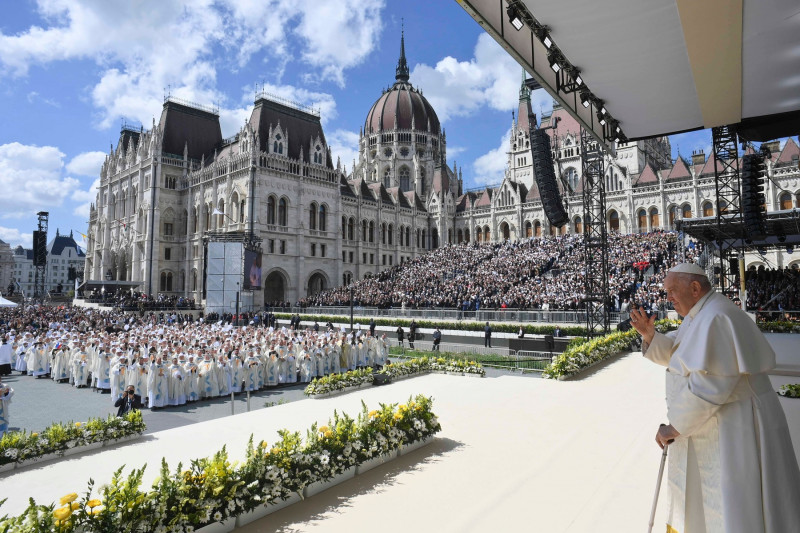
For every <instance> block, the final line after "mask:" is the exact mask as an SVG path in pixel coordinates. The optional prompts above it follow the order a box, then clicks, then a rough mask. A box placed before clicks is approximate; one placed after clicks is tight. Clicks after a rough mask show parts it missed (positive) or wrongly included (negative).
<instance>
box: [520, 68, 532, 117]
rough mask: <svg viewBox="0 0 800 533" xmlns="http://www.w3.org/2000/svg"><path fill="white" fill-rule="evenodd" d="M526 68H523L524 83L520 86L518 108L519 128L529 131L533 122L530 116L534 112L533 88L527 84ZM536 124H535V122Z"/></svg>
mask: <svg viewBox="0 0 800 533" xmlns="http://www.w3.org/2000/svg"><path fill="white" fill-rule="evenodd" d="M525 77H526V74H525V69H523V70H522V85H521V86H520V88H519V107H518V108H517V130H519V131H529V130H530V128H531V123H530V121H529V120H528V116H530V115H531V114H533V110H532V109H531V90H530V89H528V86H527V85H525ZM534 126H535V124H534Z"/></svg>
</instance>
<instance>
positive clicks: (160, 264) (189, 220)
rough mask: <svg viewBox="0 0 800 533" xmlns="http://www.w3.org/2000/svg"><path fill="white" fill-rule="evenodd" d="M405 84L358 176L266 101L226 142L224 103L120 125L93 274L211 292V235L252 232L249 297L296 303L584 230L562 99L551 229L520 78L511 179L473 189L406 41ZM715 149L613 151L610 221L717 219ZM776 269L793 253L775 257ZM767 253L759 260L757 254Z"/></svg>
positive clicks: (791, 163)
mask: <svg viewBox="0 0 800 533" xmlns="http://www.w3.org/2000/svg"><path fill="white" fill-rule="evenodd" d="M395 74H396V76H395V83H394V85H393V86H392V87H390V88H389V89H388V90H386V91H384V92H383V94H382V95H381V96H380V97H379V98H378V100H377V101H376V102H375V103H374V104H373V106H372V108H371V109H370V110H369V112H368V114H367V118H366V120H365V123H364V127H363V128H362V130H361V132H360V138H359V156H358V160H357V161H354V162H353V166H352V167H351V171H350V172H348V171H347V169H346V168H345V167H344V166H343V165H342V164H341V162H340V161H336V163H335V164H334V163H333V161H332V156H331V153H330V149H329V148H328V146H327V144H326V141H325V135H324V132H323V131H322V126H321V123H320V117H319V115H318V114H317V113H315V112H313V111H312V110H309V109H305V108H303V107H302V106H297V105H294V104H292V103H289V102H285V101H281V100H280V99H276V98H273V97H269V96H268V95H261V96H259V97H257V98H256V101H255V103H254V108H253V111H252V114H251V117H250V119H249V120H248V121H247V123H246V124H245V125H244V126H243V127H242V128H241V129H240V131H239V132H238V133H237V134H236V135H235V136H233V137H231V138H229V139H223V138H222V135H221V132H220V126H219V116H218V114H217V113H216V112H215V111H214V110H213V109H206V108H203V107H201V106H197V105H194V104H189V103H187V102H181V101H179V100H177V99H174V98H168V99H167V100H166V101H165V103H164V106H163V109H162V113H161V117H160V120H159V122H158V123H155V122H154V123H153V125H152V128H151V129H150V130H147V131H145V130H144V129H142V128H140V129H139V130H133V129H129V128H123V130H122V132H121V134H120V140H119V142H118V144H117V146H116V148H114V147H112V150H111V151H110V153H109V154H108V156H107V158H106V161H105V163H104V164H103V167H102V171H101V176H100V178H101V181H100V187H99V191H98V195H97V200H96V203H95V204H94V205H92V208H91V212H90V223H89V231H88V249H87V254H86V274H87V279H90V280H100V279H115V280H127V281H138V282H141V286H140V290H142V291H143V292H146V293H148V294H157V293H165V294H178V295H181V296H186V297H189V298H194V299H195V300H196V301H202V300H203V278H204V272H203V264H204V262H203V257H204V243H205V242H207V240H208V239H211V240H213V239H225V238H241V239H244V238H246V237H247V236H248V235H253V236H254V238H255V240H257V241H259V242H260V243H261V246H262V250H263V252H264V256H263V266H262V278H263V280H264V288H263V290H262V291H257V292H256V293H254V294H253V295H252V299H248V301H252V302H253V305H254V306H256V307H260V306H261V305H262V304H264V303H265V302H274V301H289V302H295V301H296V300H298V299H300V298H302V297H304V296H306V295H308V294H313V293H315V292H317V291H319V290H321V289H324V288H329V287H332V286H338V285H340V284H343V283H348V282H350V281H355V280H359V279H363V278H365V277H369V276H373V275H376V274H378V273H379V272H380V271H382V270H384V269H386V268H390V267H391V266H393V265H397V264H399V263H403V262H405V261H407V260H409V259H412V258H414V257H416V256H417V255H419V254H422V253H425V251H427V250H429V249H433V248H437V247H440V246H443V245H446V244H448V243H451V244H455V243H459V242H476V241H477V242H483V241H498V240H501V239H516V238H525V237H535V236H542V235H554V234H556V233H557V232H560V233H580V232H581V231H582V226H581V217H582V216H583V207H582V196H581V193H582V188H581V187H582V176H581V159H580V128H579V126H578V124H577V122H576V121H575V120H574V119H572V117H570V116H569V114H568V113H567V112H566V111H565V110H564V109H561V108H559V107H558V106H556V107H555V108H554V110H553V112H552V113H551V114H549V115H547V116H544V117H542V119H541V127H550V126H555V128H554V129H548V133H549V134H550V136H551V143H552V148H553V160H554V164H555V171H556V176H559V177H561V182H562V184H563V185H562V187H561V189H562V191H561V192H562V195H563V196H564V197H565V203H566V206H567V212H568V213H569V217H570V223H569V224H567V225H565V226H564V227H562V228H561V229H560V230H557V229H556V228H554V227H550V225H549V222H548V220H547V217H546V216H545V214H544V211H543V208H542V201H541V197H540V195H539V191H538V187H537V186H536V180H535V176H534V172H533V161H532V155H531V148H530V138H529V131H530V126H531V124H530V123H529V120H530V119H529V117H531V116H532V114H531V110H530V94H529V93H528V91H527V89H526V88H525V87H524V85H523V86H522V88H521V90H520V98H519V109H518V112H517V114H516V117H517V118H516V120H514V121H513V122H512V134H511V140H510V146H509V152H508V153H509V156H508V167H507V170H506V173H505V176H498V178H502V182H501V183H500V184H499V185H497V186H487V187H484V188H482V189H479V190H475V191H464V190H463V171H462V170H461V169H459V168H458V167H457V165H455V163H454V164H453V165H452V168H451V167H450V166H449V165H448V164H447V157H446V148H447V143H446V134H445V131H444V130H443V129H441V128H440V124H439V120H438V118H437V116H436V113H435V110H434V109H433V108H432V107H431V105H430V104H429V103H428V101H427V100H426V99H425V98H424V96H423V95H422V93H421V92H419V91H418V90H417V89H416V88H414V87H413V86H412V85H411V84H410V83H409V81H408V65H407V63H406V59H405V50H404V43H403V42H402V41H401V55H400V60H399V62H398V65H397V69H396V73H395ZM773 151H774V157H773V159H772V161H771V162H770V163H769V166H768V168H769V171H768V172H769V175H770V178H771V181H770V182H769V184H768V190H767V206H768V209H769V210H775V209H787V208H793V207H796V206H798V205H800V204H798V202H799V201H800V197H798V191H800V168H798V162H797V155H798V152H800V150H798V146H797V144H796V143H795V142H794V140H792V139H790V140H788V141H787V142H786V143H785V144H784V146H783V147H781V146H779V145H778V146H774V150H773ZM710 161H713V158H708V159H707V158H706V156H705V154H702V153H695V154H692V158H691V161H689V160H686V159H684V158H682V157H681V158H679V159H678V160H677V161H675V162H673V161H672V160H671V147H670V143H669V139H668V138H666V137H662V138H657V139H650V140H647V141H638V142H631V143H626V144H624V145H621V146H620V147H619V149H618V151H617V155H616V157H615V158H611V157H609V158H607V160H606V162H605V168H606V190H607V217H606V220H607V224H608V227H609V229H610V230H612V231H619V232H622V233H630V232H639V231H650V230H654V229H672V228H674V222H675V220H677V219H679V218H681V217H684V218H688V217H696V216H712V215H713V214H714V208H713V200H714V175H713V163H710ZM772 255H773V257H771V258H770V260H771V261H772V262H773V264H778V265H781V266H782V265H784V264H785V263H786V261H789V260H791V259H792V258H791V256H788V255H786V254H782V253H773V254H772ZM757 259H758V258H754V260H757Z"/></svg>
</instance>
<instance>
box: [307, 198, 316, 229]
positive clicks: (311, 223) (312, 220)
mask: <svg viewBox="0 0 800 533" xmlns="http://www.w3.org/2000/svg"><path fill="white" fill-rule="evenodd" d="M308 229H317V204H315V203H314V202H311V205H310V206H309V207H308Z"/></svg>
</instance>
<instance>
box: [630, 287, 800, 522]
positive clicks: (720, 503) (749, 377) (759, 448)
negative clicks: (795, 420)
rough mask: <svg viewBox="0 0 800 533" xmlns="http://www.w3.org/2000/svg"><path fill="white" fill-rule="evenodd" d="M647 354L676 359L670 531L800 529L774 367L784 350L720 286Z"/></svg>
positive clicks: (799, 491)
mask: <svg viewBox="0 0 800 533" xmlns="http://www.w3.org/2000/svg"><path fill="white" fill-rule="evenodd" d="M645 357H647V358H648V359H650V360H651V361H653V362H655V363H658V364H661V365H664V366H666V367H667V374H666V378H667V391H666V392H667V417H668V419H669V422H670V424H672V425H673V426H674V427H675V429H676V430H678V431H679V432H680V434H681V436H680V437H679V438H677V439H676V440H675V442H674V443H673V444H671V445H670V447H669V458H670V459H669V476H668V477H669V486H670V504H671V505H670V510H669V515H668V528H667V531H677V532H678V533H712V532H720V533H723V532H724V533H762V532H763V533H781V532H786V531H800V504H799V503H798V502H800V473H798V466H797V459H796V457H795V454H794V449H793V447H792V442H791V437H790V436H789V428H788V425H787V423H786V417H785V415H784V413H783V410H782V408H781V406H780V403H779V402H778V398H777V395H776V394H775V391H774V390H773V389H772V385H771V384H770V381H769V378H768V377H767V374H766V372H767V371H769V370H770V369H772V368H773V367H774V366H775V352H774V351H773V350H772V348H771V346H770V345H769V343H768V342H767V340H766V338H764V335H763V334H762V333H761V332H760V331H759V329H758V327H757V326H756V325H755V323H754V322H753V321H752V319H750V317H748V316H747V315H746V314H745V313H744V312H742V311H741V310H740V309H739V308H738V307H736V306H735V305H734V304H733V303H732V302H731V301H730V300H729V299H728V298H726V297H725V296H723V295H721V294H715V293H709V294H707V295H706V296H704V297H703V298H701V299H700V301H699V302H697V304H695V306H694V307H692V309H691V311H689V313H688V315H687V316H686V317H685V318H684V321H683V323H682V324H681V326H680V328H679V329H678V330H677V331H674V332H671V333H668V334H666V335H662V334H660V333H656V335H655V337H654V338H653V342H652V343H651V344H650V346H649V347H648V348H647V351H646V352H645Z"/></svg>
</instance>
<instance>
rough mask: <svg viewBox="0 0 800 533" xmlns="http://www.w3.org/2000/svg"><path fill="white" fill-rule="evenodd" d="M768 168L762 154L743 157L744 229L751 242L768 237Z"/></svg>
mask: <svg viewBox="0 0 800 533" xmlns="http://www.w3.org/2000/svg"><path fill="white" fill-rule="evenodd" d="M766 171H767V166H766V163H765V162H764V156H762V155H761V154H747V155H745V156H743V157H742V169H741V173H740V176H741V178H740V179H741V181H742V197H741V198H742V199H741V202H742V218H743V219H744V229H745V232H746V234H747V236H748V238H749V239H750V240H754V241H757V240H762V239H764V238H766V236H767V224H766V221H765V220H764V212H765V211H766V208H765V207H764V204H765V203H766V200H765V198H764V182H765V181H766Z"/></svg>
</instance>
